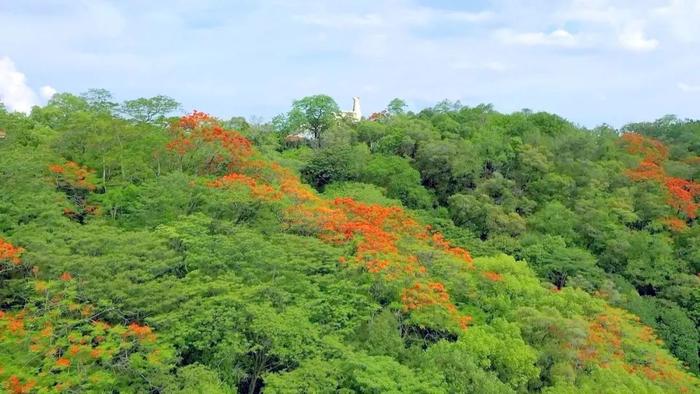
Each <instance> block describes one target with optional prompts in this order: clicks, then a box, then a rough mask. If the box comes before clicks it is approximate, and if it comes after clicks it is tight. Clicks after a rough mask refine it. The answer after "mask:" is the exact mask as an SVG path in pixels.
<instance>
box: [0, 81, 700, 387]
mask: <svg viewBox="0 0 700 394" xmlns="http://www.w3.org/2000/svg"><path fill="white" fill-rule="evenodd" d="M405 107H406V106H405V104H404V103H403V102H402V101H401V100H398V99H396V100H394V101H392V102H391V103H390V104H389V105H388V107H387V109H386V110H385V111H383V112H381V113H376V114H373V115H372V116H371V117H369V119H366V120H362V121H359V122H354V121H352V120H351V119H345V118H343V117H342V116H340V115H338V114H339V110H338V106H337V105H336V104H335V102H334V101H333V100H332V99H331V98H330V97H328V96H312V97H307V98H304V99H301V100H298V101H296V102H295V103H294V104H293V106H292V108H291V110H290V111H289V112H288V113H286V114H282V115H280V116H278V117H276V118H275V119H273V121H272V122H270V123H266V124H249V123H248V122H247V121H246V120H245V119H243V118H232V119H228V120H224V119H216V118H214V117H211V116H209V115H206V114H205V113H202V112H198V111H194V112H192V113H189V114H187V115H185V116H178V117H175V116H171V115H174V114H176V113H177V111H178V110H179V107H178V104H177V103H176V102H175V101H173V100H172V99H169V98H167V97H163V96H158V97H154V98H150V99H137V100H131V101H127V102H124V103H121V104H119V103H116V102H113V99H112V97H111V95H110V94H109V92H106V91H103V90H92V91H90V92H88V93H86V94H83V95H80V96H75V95H71V94H66V93H63V94H58V95H55V96H54V97H53V98H52V99H51V100H50V101H49V103H48V105H46V106H45V107H35V108H34V109H33V110H32V112H31V114H30V115H23V114H19V113H10V112H8V111H6V110H5V109H3V108H2V107H0V390H5V391H6V392H10V393H45V392H123V393H132V392H133V393H144V392H145V393H149V392H150V393H201V392H204V393H234V392H243V393H258V392H266V393H297V392H299V393H325V392H331V393H333V392H340V393H351V392H362V393H365V392H368V393H386V392H389V393H391V392H394V393H399V392H407V393H471V392H473V393H511V392H512V393H515V392H543V393H578V392H584V393H635V394H637V393H666V392H680V393H684V392H687V393H692V392H700V380H699V379H698V373H699V372H700V354H699V348H698V347H699V344H700V276H699V273H700V225H698V220H697V215H698V213H700V212H699V211H698V210H699V207H700V205H699V204H700V122H698V121H690V120H680V119H676V118H673V117H666V118H663V119H660V120H657V121H655V122H651V123H636V124H630V125H628V126H625V127H624V128H623V129H622V130H616V129H613V128H610V127H606V126H603V127H599V128H596V129H593V130H588V129H584V128H581V127H578V126H576V125H574V124H572V123H570V122H568V121H566V120H564V119H562V118H560V117H558V116H556V115H552V114H548V113H533V112H531V111H527V110H523V111H521V112H517V113H513V114H502V113H499V112H497V111H495V110H493V108H491V107H490V106H487V105H481V106H477V107H466V106H462V105H461V104H459V103H451V102H443V103H440V104H438V105H436V106H435V107H433V108H428V109H425V110H422V111H420V112H418V113H413V112H407V111H406V110H405Z"/></svg>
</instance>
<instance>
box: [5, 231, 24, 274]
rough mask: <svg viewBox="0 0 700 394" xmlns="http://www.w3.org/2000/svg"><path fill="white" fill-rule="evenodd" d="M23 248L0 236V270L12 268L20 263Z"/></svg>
mask: <svg viewBox="0 0 700 394" xmlns="http://www.w3.org/2000/svg"><path fill="white" fill-rule="evenodd" d="M23 252H24V249H22V248H19V247H16V246H14V245H12V244H11V243H9V242H7V241H5V240H4V239H2V238H0V272H3V271H6V270H9V269H12V268H14V267H17V266H19V265H20V264H22V259H21V258H20V257H21V255H22V253H23Z"/></svg>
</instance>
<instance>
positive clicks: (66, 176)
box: [49, 161, 95, 190]
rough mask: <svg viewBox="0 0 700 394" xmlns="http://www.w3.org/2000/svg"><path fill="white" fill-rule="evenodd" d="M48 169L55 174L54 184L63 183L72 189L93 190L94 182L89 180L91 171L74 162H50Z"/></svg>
mask: <svg viewBox="0 0 700 394" xmlns="http://www.w3.org/2000/svg"><path fill="white" fill-rule="evenodd" d="M49 171H50V172H51V173H52V174H54V175H55V176H56V184H57V185H59V186H60V185H61V183H65V184H67V186H70V187H72V188H74V189H85V190H95V184H94V183H92V181H90V176H91V175H92V173H93V171H92V170H90V169H88V168H87V167H84V166H81V165H80V164H78V163H76V162H73V161H69V162H66V163H65V164H51V165H50V166H49Z"/></svg>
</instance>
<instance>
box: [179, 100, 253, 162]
mask: <svg viewBox="0 0 700 394" xmlns="http://www.w3.org/2000/svg"><path fill="white" fill-rule="evenodd" d="M170 133H171V135H172V136H173V138H172V140H171V141H170V142H168V144H167V145H166V148H167V150H168V151H170V152H172V153H173V154H174V155H175V156H176V157H177V160H178V165H179V167H180V170H185V169H186V168H193V169H194V170H195V171H196V172H197V173H199V174H217V173H221V172H226V171H227V170H231V169H233V168H235V167H236V166H237V165H239V164H241V162H243V161H245V160H247V159H248V158H249V157H250V156H251V154H252V153H253V149H252V144H251V143H250V141H248V140H247V139H246V138H245V137H243V136H242V135H241V134H240V133H238V132H236V131H233V130H225V129H224V128H223V127H222V126H221V125H220V124H219V122H218V121H217V120H216V119H214V118H212V117H211V116H209V115H207V114H205V113H203V112H199V111H194V112H192V113H191V114H189V115H186V116H183V117H182V118H180V119H179V120H178V121H177V122H175V123H174V124H172V125H171V126H170Z"/></svg>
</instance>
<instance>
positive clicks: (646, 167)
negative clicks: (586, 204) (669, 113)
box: [622, 133, 700, 231]
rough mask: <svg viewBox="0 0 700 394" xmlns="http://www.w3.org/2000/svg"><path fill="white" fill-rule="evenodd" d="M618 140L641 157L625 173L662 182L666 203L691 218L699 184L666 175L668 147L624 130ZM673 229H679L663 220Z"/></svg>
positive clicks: (699, 190)
mask: <svg viewBox="0 0 700 394" xmlns="http://www.w3.org/2000/svg"><path fill="white" fill-rule="evenodd" d="M622 140H623V141H624V142H625V143H626V145H627V151H628V152H629V153H631V154H635V155H640V156H642V161H641V163H639V165H638V166H637V167H636V168H633V169H630V170H628V171H627V175H628V176H629V177H630V178H631V179H633V180H635V181H655V182H658V183H660V184H661V185H663V186H664V187H665V189H666V191H667V192H668V199H667V203H668V205H669V206H671V207H672V208H673V209H675V210H676V211H678V212H680V213H682V214H683V215H685V217H687V218H688V219H695V218H696V217H697V215H698V208H700V204H699V203H698V202H697V200H698V199H700V184H699V183H696V182H694V181H692V180H687V179H682V178H676V177H672V176H669V175H668V174H667V173H666V171H665V170H664V168H663V164H664V162H665V161H666V160H667V159H668V148H666V146H665V145H664V144H663V143H662V142H661V141H658V140H655V139H653V138H648V137H644V136H642V135H640V134H638V133H626V134H623V135H622ZM665 222H666V224H667V225H668V226H669V227H670V228H671V229H672V230H675V231H678V230H681V229H682V226H680V225H679V223H678V222H669V221H668V219H667V220H666V221H665Z"/></svg>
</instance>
